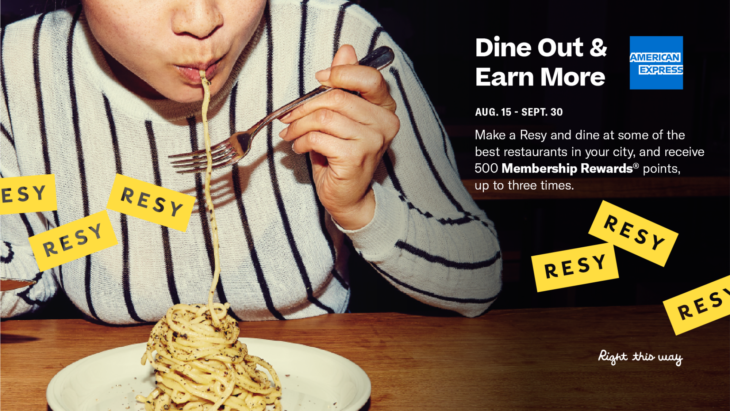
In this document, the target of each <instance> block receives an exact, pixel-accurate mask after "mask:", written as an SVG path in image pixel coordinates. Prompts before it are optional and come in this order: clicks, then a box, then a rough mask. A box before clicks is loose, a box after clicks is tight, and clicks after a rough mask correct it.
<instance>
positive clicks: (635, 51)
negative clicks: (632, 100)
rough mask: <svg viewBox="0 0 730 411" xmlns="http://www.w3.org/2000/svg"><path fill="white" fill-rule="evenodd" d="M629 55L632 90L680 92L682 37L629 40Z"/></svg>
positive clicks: (637, 37)
mask: <svg viewBox="0 0 730 411" xmlns="http://www.w3.org/2000/svg"><path fill="white" fill-rule="evenodd" d="M629 52H630V57H629V67H630V69H631V76H630V87H629V88H630V89H631V90H682V88H683V86H684V45H683V37H682V36H631V37H630V44H629Z"/></svg>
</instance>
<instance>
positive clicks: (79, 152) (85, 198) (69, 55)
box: [44, 7, 99, 319]
mask: <svg viewBox="0 0 730 411" xmlns="http://www.w3.org/2000/svg"><path fill="white" fill-rule="evenodd" d="M80 14H81V7H79V8H78V10H76V14H74V19H73V22H72V23H71V29H70V30H69V33H68V40H67V42H66V64H67V66H66V69H67V71H68V83H69V84H68V86H69V94H70V100H71V120H72V123H73V129H74V141H75V142H76V160H77V162H78V165H79V181H80V183H81V201H82V205H83V216H84V217H87V216H88V215H89V191H88V187H87V186H86V164H85V163H84V147H83V143H82V141H81V130H80V127H79V109H78V102H77V101H76V86H75V83H74V72H73V38H74V36H73V34H74V28H75V27H76V23H78V21H79V15H80ZM44 127H45V124H44ZM49 174H50V173H49ZM84 260H85V269H84V284H85V287H86V303H87V304H88V306H89V312H90V313H91V315H92V316H93V317H94V318H97V319H99V316H98V315H97V314H96V310H95V309H94V304H93V302H92V298H91V263H92V256H91V255H87V256H86V257H85V258H84Z"/></svg>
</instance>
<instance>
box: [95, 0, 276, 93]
mask: <svg viewBox="0 0 730 411" xmlns="http://www.w3.org/2000/svg"><path fill="white" fill-rule="evenodd" d="M82 3H83V7H84V13H85V14H86V17H87V19H88V22H89V26H90V28H91V32H92V33H93V34H94V37H95V38H96V40H97V41H98V42H99V44H101V46H102V47H103V48H104V50H105V51H106V52H107V53H108V55H109V56H111V57H112V58H113V59H109V60H110V61H109V63H110V66H111V67H112V70H113V71H114V73H115V75H116V76H117V77H118V78H119V80H120V81H121V82H122V83H123V84H124V85H125V86H126V87H127V88H129V89H131V90H132V91H133V92H136V93H137V94H140V95H142V96H144V97H148V98H162V97H164V98H168V99H170V100H174V101H178V102H181V103H188V102H193V101H199V100H201V99H202V98H203V91H202V87H201V84H200V75H199V70H205V72H206V77H207V78H208V79H209V80H210V81H211V88H210V89H211V94H215V93H217V92H218V91H219V90H220V89H221V87H222V86H223V84H224V83H225V82H226V80H227V79H228V77H229V76H230V74H231V69H232V68H233V64H234V63H235V62H236V60H237V59H238V57H239V55H240V54H241V51H243V48H244V47H245V46H246V44H247V43H248V41H249V40H250V39H251V36H252V35H253V33H254V31H255V30H256V27H257V26H258V24H259V21H260V19H261V16H262V14H263V12H264V7H265V6H266V0H123V1H120V0H83V2H82ZM112 60H113V61H112ZM140 79H141V80H142V81H140Z"/></svg>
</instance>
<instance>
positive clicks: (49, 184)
mask: <svg viewBox="0 0 730 411" xmlns="http://www.w3.org/2000/svg"><path fill="white" fill-rule="evenodd" d="M56 208H57V206H56V176H55V175H53V174H43V175H39V176H24V177H7V178H0V215H2V214H16V213H35V212H37V211H53V210H56Z"/></svg>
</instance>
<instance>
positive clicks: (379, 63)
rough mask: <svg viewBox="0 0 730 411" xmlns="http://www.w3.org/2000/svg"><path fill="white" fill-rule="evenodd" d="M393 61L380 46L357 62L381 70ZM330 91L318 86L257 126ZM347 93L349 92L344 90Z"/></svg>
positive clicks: (327, 88)
mask: <svg viewBox="0 0 730 411" xmlns="http://www.w3.org/2000/svg"><path fill="white" fill-rule="evenodd" d="M393 59H395V53H394V52H393V50H392V49H391V48H390V47H388V46H382V47H378V48H377V49H375V50H373V51H372V53H370V54H368V55H367V56H365V57H363V58H362V59H360V61H359V62H358V63H359V64H360V65H361V66H368V67H372V68H374V69H378V70H382V69H384V68H386V67H388V66H389V65H390V63H392V62H393ZM331 90H334V88H332V87H327V86H319V87H317V88H316V89H314V90H312V91H310V92H309V93H307V94H305V95H303V96H301V97H299V98H298V99H296V100H294V101H292V102H291V103H289V104H286V105H284V106H283V107H281V108H279V109H278V110H274V111H273V112H271V114H269V115H268V116H266V118H264V119H263V120H261V122H260V123H259V124H261V125H264V124H268V123H269V122H271V121H273V120H277V119H280V118H282V117H284V116H285V115H287V114H289V113H291V112H292V111H294V109H296V108H297V107H299V106H301V105H302V104H304V103H306V102H308V101H309V100H312V99H314V98H316V97H319V96H321V95H322V94H325V93H327V92H329V91H331ZM345 91H349V90H345Z"/></svg>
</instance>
